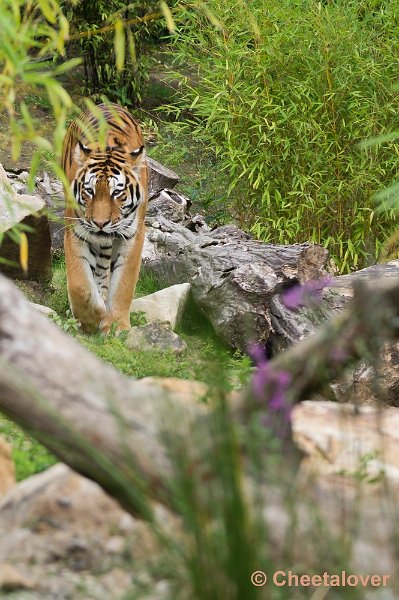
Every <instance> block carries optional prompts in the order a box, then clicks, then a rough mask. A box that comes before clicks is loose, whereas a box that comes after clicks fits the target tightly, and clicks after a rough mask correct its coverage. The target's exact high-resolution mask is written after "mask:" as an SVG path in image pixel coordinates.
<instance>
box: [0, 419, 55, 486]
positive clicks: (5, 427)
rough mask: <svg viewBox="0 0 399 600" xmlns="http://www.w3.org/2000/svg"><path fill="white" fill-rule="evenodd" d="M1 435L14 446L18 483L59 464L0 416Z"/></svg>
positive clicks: (19, 429) (42, 448) (21, 431)
mask: <svg viewBox="0 0 399 600" xmlns="http://www.w3.org/2000/svg"><path fill="white" fill-rule="evenodd" d="M0 435H2V436H3V437H4V438H5V439H6V440H7V441H8V442H9V443H10V444H11V445H12V458H13V461H14V464H15V470H16V478H17V481H21V480H22V479H26V478H27V477H29V476H30V475H34V474H35V473H40V472H41V471H44V470H45V469H48V467H50V466H51V465H53V464H54V463H56V462H57V459H56V458H55V457H54V456H53V455H52V454H51V453H50V452H48V450H46V448H44V447H43V446H42V445H41V444H39V443H38V442H37V441H36V440H35V439H34V438H32V437H30V436H28V435H27V434H26V433H25V432H24V431H23V430H22V429H21V428H20V427H18V426H17V425H15V423H13V422H12V421H10V420H9V419H7V418H6V417H4V416H3V415H0Z"/></svg>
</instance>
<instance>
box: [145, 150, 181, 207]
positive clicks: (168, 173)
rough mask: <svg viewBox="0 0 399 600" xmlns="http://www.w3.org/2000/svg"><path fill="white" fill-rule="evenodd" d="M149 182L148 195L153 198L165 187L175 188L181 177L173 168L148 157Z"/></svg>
mask: <svg viewBox="0 0 399 600" xmlns="http://www.w3.org/2000/svg"><path fill="white" fill-rule="evenodd" d="M147 163H148V170H149V182H148V187H149V190H148V197H149V198H152V197H153V196H155V195H156V194H158V193H159V192H160V191H161V190H163V189H165V188H170V189H171V188H174V187H175V185H176V184H177V183H179V181H180V177H179V176H178V175H177V174H176V173H175V172H174V171H172V170H171V169H168V168H167V167H165V166H164V165H161V163H159V162H158V161H157V160H154V159H153V158H149V157H147Z"/></svg>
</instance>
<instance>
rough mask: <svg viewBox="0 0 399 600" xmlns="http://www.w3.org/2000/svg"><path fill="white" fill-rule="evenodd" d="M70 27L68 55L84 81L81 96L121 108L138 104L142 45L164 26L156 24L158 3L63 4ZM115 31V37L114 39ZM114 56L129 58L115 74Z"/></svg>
mask: <svg viewBox="0 0 399 600" xmlns="http://www.w3.org/2000/svg"><path fill="white" fill-rule="evenodd" d="M64 8H65V11H66V14H67V16H68V20H69V21H70V23H71V29H72V36H71V37H72V39H73V40H75V41H74V46H75V49H74V50H73V52H75V53H77V54H79V55H81V56H82V58H83V65H84V74H85V81H84V86H83V92H84V93H88V94H94V95H98V96H100V95H101V94H106V95H107V96H108V98H109V99H111V100H114V101H117V102H120V103H121V104H125V105H129V104H130V105H138V104H140V102H141V97H142V87H143V84H144V83H145V81H146V80H147V77H148V75H147V68H146V63H145V61H144V60H143V56H142V50H143V45H144V43H145V41H146V40H148V39H149V38H151V37H152V36H154V37H156V36H157V35H159V34H160V33H161V32H162V27H164V22H163V21H160V20H159V16H160V14H161V13H159V3H158V2H157V0H146V1H145V2H140V1H138V0H133V2H129V3H126V2H123V1H122V0H100V1H99V2H98V1H97V0H80V1H79V2H77V3H76V4H72V3H70V2H67V1H65V2H64ZM115 28H116V29H117V35H115ZM116 44H119V49H120V52H119V55H120V56H122V55H123V56H124V54H125V50H124V48H125V45H126V46H127V49H128V51H129V52H128V56H127V57H126V60H125V61H123V60H122V61H121V63H123V64H121V65H120V69H119V70H116V69H115V62H118V60H115V59H118V51H117V48H116Z"/></svg>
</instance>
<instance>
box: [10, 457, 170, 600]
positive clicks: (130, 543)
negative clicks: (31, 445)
mask: <svg viewBox="0 0 399 600" xmlns="http://www.w3.org/2000/svg"><path fill="white" fill-rule="evenodd" d="M165 519H166V517H165ZM166 520H167V519H166ZM0 539H1V544H0V585H1V583H2V584H3V589H9V590H10V589H16V588H21V587H25V588H31V591H30V592H29V595H27V596H24V598H28V599H29V600H41V599H44V598H46V600H59V599H61V598H65V599H66V598H74V599H79V600H88V599H89V598H91V599H93V600H94V599H96V600H114V599H115V600H116V599H118V600H119V599H120V598H121V597H122V595H123V594H124V593H126V592H128V591H129V590H131V588H132V586H133V574H134V576H135V578H137V576H138V572H139V571H140V570H141V569H142V568H143V566H142V565H143V561H144V560H146V561H148V557H149V556H152V555H153V554H154V552H155V550H156V548H157V543H156V539H155V537H154V536H153V535H152V533H151V531H150V528H149V526H147V525H146V524H145V523H143V522H142V521H137V520H135V519H134V518H133V517H131V516H130V515H128V514H127V513H125V512H124V511H123V510H122V509H121V508H120V507H119V506H118V505H117V504H116V502H114V501H113V500H111V498H109V497H108V496H107V495H106V494H105V493H104V492H103V491H102V490H101V488H100V487H99V486H97V485H96V484H94V483H93V482H91V481H89V480H87V479H85V478H84V477H80V476H79V475H77V474H75V473H74V472H73V471H71V470H70V469H68V468H67V467H66V466H65V465H62V464H58V465H55V466H54V467H51V468H50V469H48V470H47V471H45V472H44V473H41V474H39V475H35V476H33V477H30V478H29V479H26V480H25V481H22V482H20V483H19V484H17V485H16V486H14V488H13V489H12V490H10V491H9V493H8V494H7V495H6V496H5V497H4V498H3V499H2V500H0ZM133 560H134V565H135V566H134V569H133V572H132V561H133ZM153 585H155V583H154V584H153ZM25 593H26V594H28V592H25Z"/></svg>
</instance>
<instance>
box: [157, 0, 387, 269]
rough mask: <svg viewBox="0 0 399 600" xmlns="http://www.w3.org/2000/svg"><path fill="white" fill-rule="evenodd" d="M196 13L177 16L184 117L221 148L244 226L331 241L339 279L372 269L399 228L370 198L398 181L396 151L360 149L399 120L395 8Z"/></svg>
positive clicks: (240, 3)
mask: <svg viewBox="0 0 399 600" xmlns="http://www.w3.org/2000/svg"><path fill="white" fill-rule="evenodd" d="M198 6H199V8H197V9H194V10H193V8H192V6H191V5H190V7H187V8H182V9H181V11H180V12H179V13H178V15H177V17H176V21H177V24H178V29H177V33H176V35H175V38H174V43H173V54H174V56H175V57H176V60H177V64H178V69H177V73H174V76H175V77H176V75H177V76H178V77H179V80H180V91H181V92H180V106H179V108H178V109H177V111H176V110H175V112H177V113H178V114H179V113H181V112H182V111H184V115H185V116H187V111H189V115H191V119H190V118H189V122H190V121H191V123H190V126H191V127H192V130H193V135H194V136H195V137H197V138H199V139H201V140H202V141H204V142H205V143H207V144H208V146H209V147H211V148H213V150H214V152H215V154H216V156H217V157H218V160H219V163H220V168H221V169H223V170H224V171H225V173H226V177H228V179H229V185H228V193H229V195H230V200H229V201H230V206H231V209H232V210H233V213H234V215H235V216H236V218H237V219H238V220H239V222H240V224H241V225H245V226H247V227H248V228H250V229H251V231H252V232H253V233H254V234H255V235H256V236H257V237H259V238H260V239H262V240H264V241H268V242H277V243H292V242H297V241H305V240H309V241H313V242H317V243H322V244H324V245H325V246H327V247H328V248H329V249H330V251H331V253H332V255H333V257H334V259H335V260H336V262H337V263H338V265H339V266H340V268H341V270H342V271H344V270H348V269H350V267H352V266H363V265H365V264H367V263H369V262H371V261H372V260H373V259H374V257H375V256H378V252H379V249H380V246H381V243H382V241H383V240H384V238H385V237H386V236H387V235H388V234H389V232H390V231H391V230H392V227H393V226H394V217H393V211H390V210H387V211H386V212H385V213H384V214H378V215H377V214H376V213H375V211H374V205H373V201H372V195H373V193H374V192H375V191H377V190H378V189H380V188H381V187H384V186H386V185H387V184H389V183H390V182H392V179H393V178H394V177H395V176H396V175H397V166H398V153H399V145H398V144H395V142H394V141H387V142H385V143H383V144H380V145H379V146H378V147H368V148H367V149H361V148H360V147H359V144H358V142H360V141H361V140H364V139H365V138H368V137H371V136H376V135H380V134H384V133H387V132H389V131H390V129H391V126H392V124H393V120H394V116H395V115H396V114H397V104H398V101H397V96H395V93H394V92H393V91H392V87H391V86H392V83H393V82H394V81H395V78H396V77H397V63H398V58H399V46H398V44H397V39H398V33H399V11H398V5H397V2H396V1H395V0H392V1H390V0H386V1H385V2H382V1H381V2H377V3H376V2H372V3H370V2H366V1H362V2H359V1H354V0H352V1H348V0H345V1H344V0H337V1H336V2H328V3H319V2H316V1H314V0H294V1H293V0H279V1H277V0H270V1H268V2H266V1H265V0H253V1H252V2H250V3H249V2H245V1H244V0H231V1H230V2H229V3H226V2H223V1H222V0H208V1H207V2H206V3H201V4H200V5H198ZM167 110H169V111H173V110H174V108H173V107H169V108H167ZM185 126H187V125H185Z"/></svg>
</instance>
